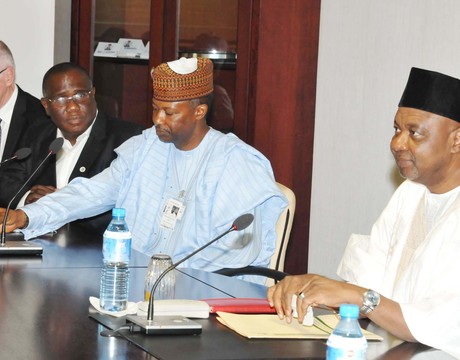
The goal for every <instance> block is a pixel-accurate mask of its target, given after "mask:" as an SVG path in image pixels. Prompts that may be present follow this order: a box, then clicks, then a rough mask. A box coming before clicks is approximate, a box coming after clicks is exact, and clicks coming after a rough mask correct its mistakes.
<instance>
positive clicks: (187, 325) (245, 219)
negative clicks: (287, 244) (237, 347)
mask: <svg viewBox="0 0 460 360" xmlns="http://www.w3.org/2000/svg"><path fill="white" fill-rule="evenodd" d="M253 220H254V215H252V214H244V215H241V216H239V217H238V218H237V219H236V220H235V221H234V222H233V224H232V226H231V227H230V228H229V229H228V230H227V231H225V232H224V233H223V234H220V235H219V236H217V237H216V238H214V239H212V240H211V241H210V242H208V243H206V244H205V245H203V246H201V247H200V248H198V249H196V250H195V251H194V252H192V253H191V254H189V255H187V256H186V257H184V258H183V259H181V260H179V261H178V262H176V263H174V264H172V265H171V266H170V267H168V268H167V269H166V270H165V271H163V272H162V273H161V275H160V276H159V277H158V279H157V280H156V281H155V283H154V284H153V286H152V290H151V291H150V299H149V307H148V310H147V318H144V317H141V316H128V317H127V320H129V321H131V322H132V323H134V324H136V325H138V326H139V327H141V328H142V329H144V330H145V333H146V334H148V335H149V334H199V333H201V324H198V323H196V322H194V321H191V320H189V319H187V318H185V317H182V316H160V317H158V316H157V318H156V320H154V318H153V312H154V311H153V306H154V293H155V290H156V288H157V286H158V285H159V284H160V281H161V280H162V279H163V278H164V277H165V276H166V274H168V273H169V272H170V271H171V270H174V269H175V268H176V267H177V266H178V265H180V264H182V263H183V262H184V261H186V260H188V259H190V258H191V257H192V256H193V255H195V254H197V253H199V252H200V251H201V250H203V249H204V248H207V247H208V246H209V245H211V244H213V243H215V242H216V241H217V240H219V239H220V238H222V237H224V236H225V235H227V234H228V233H230V232H232V231H240V230H244V229H246V228H247V227H248V226H249V225H251V223H252V221H253ZM158 318H160V319H158Z"/></svg>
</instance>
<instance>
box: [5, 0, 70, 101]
mask: <svg viewBox="0 0 460 360" xmlns="http://www.w3.org/2000/svg"><path fill="white" fill-rule="evenodd" d="M70 7H71V0H0V39H1V40H3V41H4V42H5V43H6V44H7V45H8V47H9V48H10V49H11V52H12V53H13V56H14V59H15V62H16V83H17V84H18V85H19V86H21V88H22V89H23V90H25V91H27V92H30V93H31V94H32V95H35V96H36V97H38V98H40V97H41V95H42V91H41V83H42V78H43V75H44V74H45V72H46V71H47V70H48V69H49V68H50V67H51V66H53V65H54V64H55V63H56V62H61V61H68V59H69V49H70ZM55 9H56V18H57V19H58V20H57V21H56V24H55ZM55 31H56V42H55ZM55 44H56V46H55ZM55 50H56V52H55Z"/></svg>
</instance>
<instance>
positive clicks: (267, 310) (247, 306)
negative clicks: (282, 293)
mask: <svg viewBox="0 0 460 360" xmlns="http://www.w3.org/2000/svg"><path fill="white" fill-rule="evenodd" d="M202 301H206V302H207V303H208V305H209V307H210V313H211V314H215V313H216V312H217V311H224V312H230V313H236V314H273V313H276V310H275V308H272V307H270V304H269V303H268V300H267V299H257V298H217V299H202Z"/></svg>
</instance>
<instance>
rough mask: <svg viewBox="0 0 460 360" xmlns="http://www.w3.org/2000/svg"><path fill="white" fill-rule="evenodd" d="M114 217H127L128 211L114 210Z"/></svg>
mask: <svg viewBox="0 0 460 360" xmlns="http://www.w3.org/2000/svg"><path fill="white" fill-rule="evenodd" d="M112 216H113V217H125V216H126V210H125V209H123V208H113V209H112Z"/></svg>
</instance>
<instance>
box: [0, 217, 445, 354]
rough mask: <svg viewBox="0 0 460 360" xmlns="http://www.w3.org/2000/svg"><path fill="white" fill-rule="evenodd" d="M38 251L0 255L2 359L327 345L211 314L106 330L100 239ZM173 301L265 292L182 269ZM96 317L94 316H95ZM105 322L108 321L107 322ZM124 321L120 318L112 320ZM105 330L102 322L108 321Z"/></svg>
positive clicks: (138, 285)
mask: <svg viewBox="0 0 460 360" xmlns="http://www.w3.org/2000/svg"><path fill="white" fill-rule="evenodd" d="M30 241H33V242H35V243H37V244H40V245H41V246H42V247H43V254H42V255H41V256H34V257H12V256H8V257H0V359H40V360H41V359H51V360H53V359H174V360H180V359H190V360H193V359H324V358H325V354H326V345H325V341H319V340H290V339H284V340H281V339H280V340H273V339H257V340H256V339H247V338H244V337H242V336H240V335H238V334H237V333H235V332H233V331H232V330H230V329H228V328H227V327H225V326H224V325H222V324H220V323H219V322H218V321H217V320H216V318H215V315H212V314H211V315H210V317H209V318H208V319H194V320H195V321H197V322H199V323H200V324H201V325H202V327H203V329H202V333H201V334H199V335H145V334H143V333H139V332H132V333H130V332H129V331H127V330H122V331H120V334H119V335H120V336H117V337H107V336H102V335H101V332H103V331H104V330H107V328H106V327H105V326H104V325H102V323H104V322H103V321H102V322H100V321H96V320H95V318H94V317H96V318H97V316H94V314H95V309H94V308H93V307H92V306H91V305H90V303H89V297H90V296H94V297H98V296H99V281H100V272H101V268H102V251H101V249H102V236H100V235H97V234H93V233H91V232H89V231H87V230H85V229H84V228H81V227H79V226H76V225H66V226H65V227H63V228H62V229H60V230H58V231H57V232H54V233H52V234H46V235H44V236H41V237H38V238H37V239H33V240H30ZM148 262H149V257H148V256H146V255H144V254H141V253H139V252H137V251H134V250H133V251H132V255H131V260H130V293H129V300H130V301H134V302H137V301H141V300H143V290H144V277H145V274H146V271H147V266H148ZM175 272H176V274H175V276H176V286H175V292H174V297H175V298H176V299H191V300H200V299H204V298H225V297H239V298H245V297H249V298H264V297H265V294H266V288H265V287H264V286H262V285H258V284H254V283H249V282H246V281H243V280H240V279H236V278H231V277H226V276H223V275H218V274H214V273H209V272H204V271H199V270H194V269H187V268H181V269H176V270H175ZM96 314H97V313H96ZM105 318H107V317H105ZM113 321H114V323H122V322H123V321H124V318H118V319H115V318H114V319H113ZM106 325H107V323H106ZM379 330H380V332H379V334H380V335H382V336H384V338H385V341H384V342H382V343H374V342H371V343H369V348H368V359H416V358H418V356H420V354H422V355H423V356H424V357H423V358H424V359H444V358H445V359H448V358H449V357H448V355H446V354H444V353H441V352H439V351H436V350H433V349H430V348H429V347H426V346H424V345H421V344H411V343H401V344H397V342H396V341H395V340H394V339H392V338H391V336H390V335H388V334H385V332H383V331H381V329H372V331H375V332H378V331H379Z"/></svg>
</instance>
